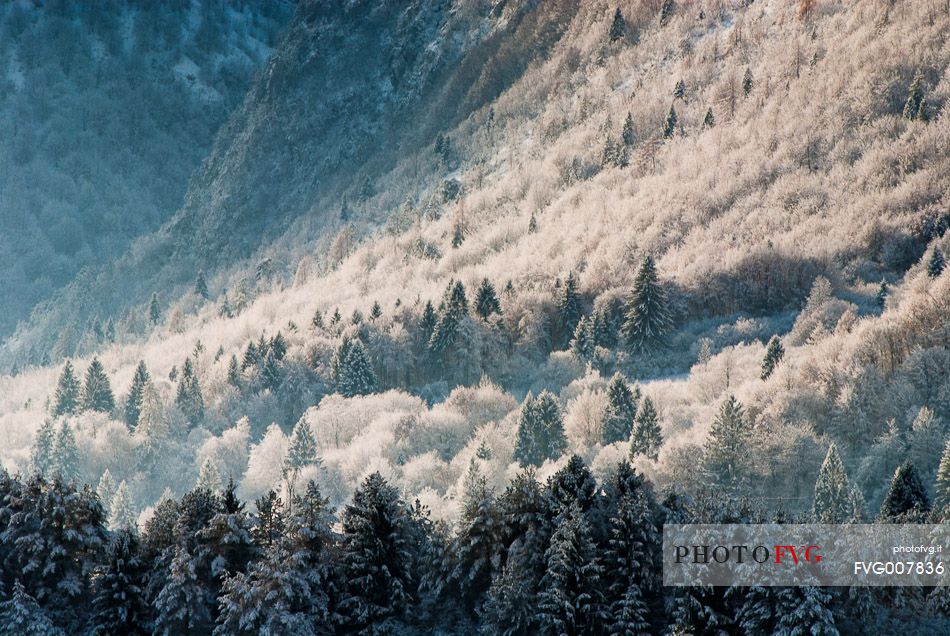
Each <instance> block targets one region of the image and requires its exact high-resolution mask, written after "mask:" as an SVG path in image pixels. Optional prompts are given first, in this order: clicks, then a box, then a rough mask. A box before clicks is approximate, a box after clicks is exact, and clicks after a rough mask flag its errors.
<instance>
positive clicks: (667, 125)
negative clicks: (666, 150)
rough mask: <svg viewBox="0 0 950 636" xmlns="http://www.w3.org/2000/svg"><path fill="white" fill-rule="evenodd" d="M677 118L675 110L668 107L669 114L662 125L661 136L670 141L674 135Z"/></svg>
mask: <svg viewBox="0 0 950 636" xmlns="http://www.w3.org/2000/svg"><path fill="white" fill-rule="evenodd" d="M677 121H678V118H677V116H676V108H674V107H673V106H672V105H671V106H670V112H669V113H667V115H666V121H665V122H664V124H663V136H664V137H666V138H667V139H672V138H673V135H674V134H675V133H676V123H677Z"/></svg>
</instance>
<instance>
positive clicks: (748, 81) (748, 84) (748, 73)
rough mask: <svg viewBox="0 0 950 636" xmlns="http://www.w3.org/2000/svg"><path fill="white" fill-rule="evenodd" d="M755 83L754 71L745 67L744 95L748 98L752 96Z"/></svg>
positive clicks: (743, 76) (743, 77)
mask: <svg viewBox="0 0 950 636" xmlns="http://www.w3.org/2000/svg"><path fill="white" fill-rule="evenodd" d="M754 85H755V82H754V81H753V79H752V69H750V68H749V67H748V66H747V67H745V73H744V74H743V75H742V94H743V95H745V96H746V97H748V96H749V95H750V94H752V88H753V86H754Z"/></svg>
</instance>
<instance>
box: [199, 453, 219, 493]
mask: <svg viewBox="0 0 950 636" xmlns="http://www.w3.org/2000/svg"><path fill="white" fill-rule="evenodd" d="M195 488H203V489H204V490H210V491H211V492H217V491H219V490H221V473H220V471H218V465H217V464H216V463H215V461H214V460H213V459H211V458H210V457H208V458H206V459H205V460H204V462H202V464H201V468H199V469H198V480H197V481H196V482H195Z"/></svg>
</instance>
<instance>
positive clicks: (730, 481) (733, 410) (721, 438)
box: [703, 395, 751, 487]
mask: <svg viewBox="0 0 950 636" xmlns="http://www.w3.org/2000/svg"><path fill="white" fill-rule="evenodd" d="M749 429H750V427H749V423H748V421H747V418H746V415H745V411H744V409H743V408H742V404H740V403H739V401H738V400H736V398H735V396H732V395H730V396H729V397H728V398H727V399H726V400H725V401H724V402H723V403H722V406H720V407H719V415H718V416H717V417H716V421H715V422H713V425H712V429H711V430H710V431H709V438H708V439H707V440H706V445H705V447H704V449H703V463H704V468H705V470H706V472H707V474H708V475H709V476H710V477H711V478H712V480H713V481H715V482H719V483H722V484H725V485H728V486H733V487H735V486H737V485H738V483H739V482H740V481H741V479H742V478H743V477H744V475H745V470H746V463H747V458H748V440H749V437H750V434H751V431H750V430H749Z"/></svg>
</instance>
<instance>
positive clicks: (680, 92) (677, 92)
mask: <svg viewBox="0 0 950 636" xmlns="http://www.w3.org/2000/svg"><path fill="white" fill-rule="evenodd" d="M673 99H682V100H684V101H685V100H686V82H684V81H683V80H678V81H677V82H676V86H674V87H673Z"/></svg>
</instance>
